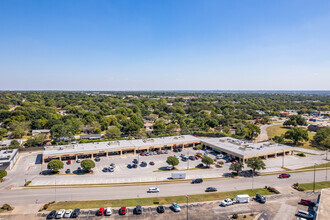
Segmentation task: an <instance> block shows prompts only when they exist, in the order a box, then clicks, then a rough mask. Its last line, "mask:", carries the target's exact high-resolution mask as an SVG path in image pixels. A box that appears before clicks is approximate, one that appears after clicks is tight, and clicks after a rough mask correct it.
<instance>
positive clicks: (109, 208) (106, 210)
mask: <svg viewBox="0 0 330 220" xmlns="http://www.w3.org/2000/svg"><path fill="white" fill-rule="evenodd" d="M104 215H107V216H109V215H112V209H111V207H107V208H106V209H105V212H104Z"/></svg>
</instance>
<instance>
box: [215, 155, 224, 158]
mask: <svg viewBox="0 0 330 220" xmlns="http://www.w3.org/2000/svg"><path fill="white" fill-rule="evenodd" d="M222 157H223V155H222V154H218V155H217V156H216V157H215V158H216V159H221V158H222Z"/></svg>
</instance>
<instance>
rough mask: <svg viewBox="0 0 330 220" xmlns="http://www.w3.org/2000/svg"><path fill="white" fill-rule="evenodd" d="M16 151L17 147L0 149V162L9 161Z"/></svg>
mask: <svg viewBox="0 0 330 220" xmlns="http://www.w3.org/2000/svg"><path fill="white" fill-rule="evenodd" d="M17 151H18V150H17V149H7V150H0V163H4V162H9V161H11V160H12V159H13V157H14V156H15V155H16V153H17Z"/></svg>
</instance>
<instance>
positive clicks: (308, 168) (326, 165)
mask: <svg viewBox="0 0 330 220" xmlns="http://www.w3.org/2000/svg"><path fill="white" fill-rule="evenodd" d="M325 167H329V168H330V162H329V163H323V164H318V165H316V166H315V168H325ZM310 169H314V166H310V167H304V168H299V169H297V170H310Z"/></svg>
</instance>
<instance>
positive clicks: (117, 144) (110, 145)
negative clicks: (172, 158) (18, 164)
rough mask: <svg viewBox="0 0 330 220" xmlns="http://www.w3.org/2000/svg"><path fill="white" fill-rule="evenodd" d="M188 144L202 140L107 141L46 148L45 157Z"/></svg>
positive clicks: (170, 138) (191, 138) (180, 138)
mask: <svg viewBox="0 0 330 220" xmlns="http://www.w3.org/2000/svg"><path fill="white" fill-rule="evenodd" d="M186 142H200V139H199V138H197V137H194V136H192V135H181V136H170V137H160V138H148V139H134V140H119V141H107V142H94V143H86V144H71V145H61V146H50V147H45V148H44V149H45V150H44V152H43V155H44V156H47V155H63V154H73V153H79V152H81V153H83V152H90V151H103V150H109V151H111V150H118V149H127V148H135V149H136V150H139V148H143V147H152V146H158V145H172V144H182V143H186Z"/></svg>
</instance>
